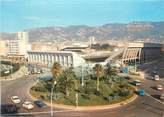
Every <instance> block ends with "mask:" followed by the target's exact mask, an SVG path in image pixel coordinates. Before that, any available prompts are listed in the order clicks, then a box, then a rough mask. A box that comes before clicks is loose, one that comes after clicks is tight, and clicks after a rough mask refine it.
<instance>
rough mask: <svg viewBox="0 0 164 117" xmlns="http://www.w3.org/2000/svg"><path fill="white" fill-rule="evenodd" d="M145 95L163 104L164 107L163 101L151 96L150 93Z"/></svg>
mask: <svg viewBox="0 0 164 117" xmlns="http://www.w3.org/2000/svg"><path fill="white" fill-rule="evenodd" d="M145 95H147V96H149V97H151V98H153V99H154V100H156V101H157V102H159V103H161V104H163V105H164V102H162V101H160V100H158V99H156V98H154V97H153V96H151V95H149V94H148V93H145Z"/></svg>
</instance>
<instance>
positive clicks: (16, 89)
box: [1, 78, 61, 113]
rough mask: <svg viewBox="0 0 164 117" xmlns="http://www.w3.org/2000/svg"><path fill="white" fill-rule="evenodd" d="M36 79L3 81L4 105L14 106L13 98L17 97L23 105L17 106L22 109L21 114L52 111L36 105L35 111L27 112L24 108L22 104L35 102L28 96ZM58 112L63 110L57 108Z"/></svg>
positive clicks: (2, 94)
mask: <svg viewBox="0 0 164 117" xmlns="http://www.w3.org/2000/svg"><path fill="white" fill-rule="evenodd" d="M35 82H36V81H35V79H32V78H20V79H17V80H12V81H7V82H6V81H3V83H2V86H1V87H2V88H1V89H2V92H1V99H2V104H13V103H12V101H11V99H10V98H11V96H14V95H17V96H18V97H19V98H20V99H21V101H22V102H21V103H20V104H17V106H18V107H19V108H20V109H19V112H20V113H22V112H41V111H50V107H49V106H47V107H46V108H39V107H37V106H36V105H35V104H34V109H32V110H27V109H25V108H23V107H22V103H23V102H24V101H31V102H33V101H34V100H33V99H31V97H30V96H29V94H28V91H29V87H31V86H32V85H33V84H34V83H35ZM56 110H61V108H56Z"/></svg>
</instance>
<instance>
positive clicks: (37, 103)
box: [34, 100, 47, 108]
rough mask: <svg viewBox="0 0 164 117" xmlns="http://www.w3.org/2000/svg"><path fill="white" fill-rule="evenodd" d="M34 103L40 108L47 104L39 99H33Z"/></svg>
mask: <svg viewBox="0 0 164 117" xmlns="http://www.w3.org/2000/svg"><path fill="white" fill-rule="evenodd" d="M34 104H35V105H37V106H38V107H40V108H45V107H47V105H46V104H45V103H44V102H42V101H41V100H35V101H34Z"/></svg>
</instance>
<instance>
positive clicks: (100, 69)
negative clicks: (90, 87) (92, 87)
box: [93, 64, 104, 91]
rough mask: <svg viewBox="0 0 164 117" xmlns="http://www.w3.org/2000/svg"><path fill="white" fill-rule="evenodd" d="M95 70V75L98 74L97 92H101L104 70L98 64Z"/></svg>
mask: <svg viewBox="0 0 164 117" xmlns="http://www.w3.org/2000/svg"><path fill="white" fill-rule="evenodd" d="M93 70H94V71H95V74H96V78H97V88H96V89H97V91H99V90H100V88H99V85H100V83H99V82H100V81H99V80H100V78H101V77H102V76H103V73H104V69H103V66H102V65H100V64H96V65H95V66H94V67H93Z"/></svg>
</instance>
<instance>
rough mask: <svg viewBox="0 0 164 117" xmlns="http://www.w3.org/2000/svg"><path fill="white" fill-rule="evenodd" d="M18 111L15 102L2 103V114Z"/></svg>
mask: <svg viewBox="0 0 164 117" xmlns="http://www.w3.org/2000/svg"><path fill="white" fill-rule="evenodd" d="M14 113H18V107H17V106H16V105H13V104H4V105H1V114H14Z"/></svg>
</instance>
